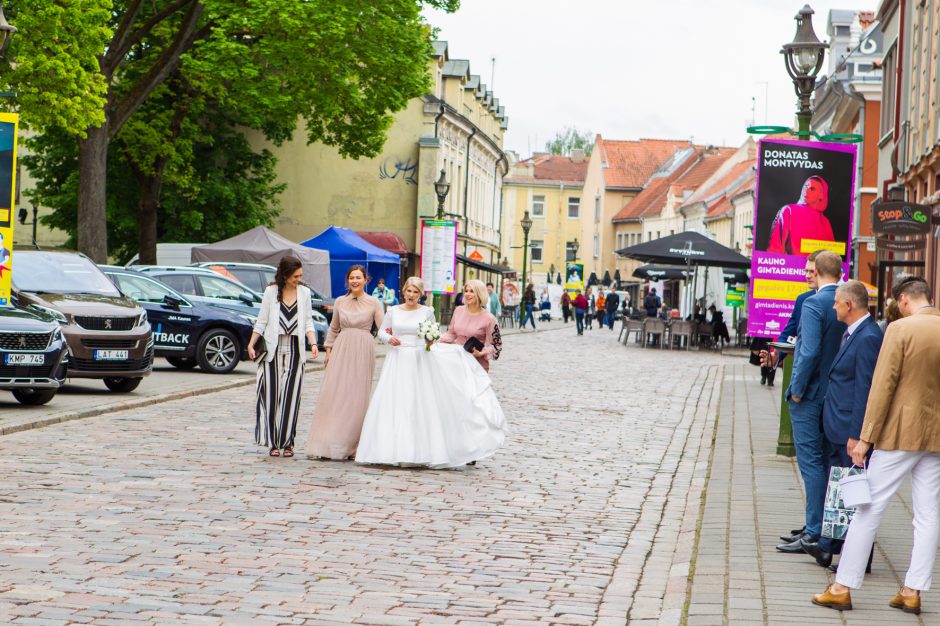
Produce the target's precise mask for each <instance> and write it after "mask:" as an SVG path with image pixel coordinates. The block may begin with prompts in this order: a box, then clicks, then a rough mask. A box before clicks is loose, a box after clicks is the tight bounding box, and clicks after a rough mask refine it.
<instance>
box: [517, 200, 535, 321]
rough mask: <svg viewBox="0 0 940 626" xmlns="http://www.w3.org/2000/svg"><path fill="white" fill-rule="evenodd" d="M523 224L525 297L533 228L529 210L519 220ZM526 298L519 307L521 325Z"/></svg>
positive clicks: (523, 289)
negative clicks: (530, 232)
mask: <svg viewBox="0 0 940 626" xmlns="http://www.w3.org/2000/svg"><path fill="white" fill-rule="evenodd" d="M519 223H520V224H521V225H522V295H523V298H525V290H526V260H527V259H528V256H529V230H530V229H531V228H532V218H531V217H529V212H528V211H526V212H525V214H524V215H523V216H522V221H521V222H519ZM525 311H526V309H525V300H524V299H523V301H522V306H520V307H519V324H520V327H521V325H522V322H523V321H524V320H525Z"/></svg>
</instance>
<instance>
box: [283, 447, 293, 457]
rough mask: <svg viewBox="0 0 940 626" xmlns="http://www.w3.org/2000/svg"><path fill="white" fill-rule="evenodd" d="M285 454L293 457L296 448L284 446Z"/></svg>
mask: <svg viewBox="0 0 940 626" xmlns="http://www.w3.org/2000/svg"><path fill="white" fill-rule="evenodd" d="M284 456H285V457H292V456H294V449H293V448H284Z"/></svg>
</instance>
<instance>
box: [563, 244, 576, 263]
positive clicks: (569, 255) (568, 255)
mask: <svg viewBox="0 0 940 626" xmlns="http://www.w3.org/2000/svg"><path fill="white" fill-rule="evenodd" d="M577 260H578V253H577V251H576V250H575V248H574V242H573V241H568V242H566V243H565V261H577Z"/></svg>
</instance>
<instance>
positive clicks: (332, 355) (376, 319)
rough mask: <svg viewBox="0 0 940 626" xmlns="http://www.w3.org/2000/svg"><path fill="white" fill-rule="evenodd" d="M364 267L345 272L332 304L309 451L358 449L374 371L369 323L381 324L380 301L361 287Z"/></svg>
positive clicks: (351, 452) (338, 453)
mask: <svg viewBox="0 0 940 626" xmlns="http://www.w3.org/2000/svg"><path fill="white" fill-rule="evenodd" d="M368 281H369V279H368V276H367V274H366V268H364V267H363V266H361V265H353V266H352V267H350V268H349V270H347V272H346V288H347V289H348V291H347V292H346V294H345V295H342V296H340V297H339V298H337V299H336V302H335V303H334V304H333V319H332V320H331V321H330V330H329V332H328V333H327V335H326V341H325V342H324V345H325V346H326V374H325V375H324V377H323V384H322V385H321V386H320V399H319V401H318V402H317V409H316V413H314V415H313V425H312V426H311V427H310V436H309V437H308V438H307V445H306V453H307V456H308V457H313V458H324V459H334V460H343V459H348V458H350V457H352V456H355V454H356V446H357V445H358V443H359V435H360V433H361V432H362V420H363V418H364V417H365V415H366V410H367V409H368V408H369V395H370V394H371V392H372V375H373V374H374V373H375V342H374V340H373V337H372V325H373V324H375V325H376V326H377V327H381V324H382V317H383V311H382V304H381V303H380V302H379V301H378V300H377V299H375V298H373V297H372V296H370V295H368V294H366V293H365V291H364V289H365V286H366V283H368Z"/></svg>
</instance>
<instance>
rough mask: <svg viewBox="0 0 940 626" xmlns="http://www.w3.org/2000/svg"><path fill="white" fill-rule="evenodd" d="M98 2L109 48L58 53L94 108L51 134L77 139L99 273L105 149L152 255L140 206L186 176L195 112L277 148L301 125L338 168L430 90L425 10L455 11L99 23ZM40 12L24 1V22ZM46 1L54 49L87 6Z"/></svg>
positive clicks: (82, 203) (246, 1)
mask: <svg viewBox="0 0 940 626" xmlns="http://www.w3.org/2000/svg"><path fill="white" fill-rule="evenodd" d="M97 1H98V2H99V3H100V8H99V10H98V11H97V12H96V13H95V16H96V17H97V18H98V19H100V21H99V22H97V23H96V24H95V26H94V32H96V33H97V35H98V39H97V40H95V41H100V39H101V38H102V37H101V35H102V34H108V35H110V37H109V38H108V39H107V41H104V45H101V46H99V47H97V49H94V50H92V48H94V46H90V45H89V46H84V47H82V48H80V49H79V48H74V49H68V50H63V51H62V52H61V54H63V55H65V56H68V54H69V52H74V53H76V54H80V55H81V57H80V58H79V59H78V61H77V62H76V64H75V65H76V67H78V68H80V69H81V70H82V71H81V72H79V71H78V70H77V69H74V68H73V71H74V72H78V73H79V74H81V79H82V80H83V81H85V82H86V83H87V89H86V92H87V93H90V94H92V95H93V96H97V100H95V99H94V98H92V100H91V102H90V104H89V105H87V106H88V107H89V108H92V105H100V106H99V108H98V110H97V111H96V113H95V115H91V114H89V115H88V116H87V118H86V119H87V124H88V125H87V126H86V127H85V128H83V129H81V128H80V120H81V119H82V118H81V117H80V116H78V115H75V116H73V117H74V119H73V120H71V122H70V123H69V124H64V123H54V122H53V123H51V124H49V126H50V127H52V126H56V127H58V128H60V129H61V130H62V131H63V132H64V133H66V134H67V135H70V136H73V137H76V139H77V157H76V165H77V169H78V172H77V198H76V209H77V210H76V242H77V245H78V248H79V249H80V250H81V251H83V252H85V253H86V254H88V255H89V256H90V257H92V258H93V259H95V260H96V261H99V262H103V261H105V260H106V258H107V255H108V245H107V242H108V226H107V224H108V222H107V214H108V208H109V207H108V201H109V195H111V196H112V197H113V195H112V194H109V193H108V179H109V175H110V174H111V173H112V172H114V171H115V168H111V167H110V166H109V163H108V159H109V154H110V152H111V148H112V147H113V146H114V145H115V144H120V147H121V151H122V161H123V164H124V165H126V166H127V167H128V168H130V169H131V170H132V171H133V172H134V177H135V179H136V180H137V181H138V185H139V187H140V189H141V190H142V191H143V194H138V202H137V205H138V208H139V209H143V210H145V212H147V211H149V213H148V214H147V215H141V218H142V219H141V229H140V232H139V236H138V239H139V240H141V241H143V242H145V243H147V244H148V247H149V242H147V241H145V232H144V231H145V230H146V232H147V233H150V234H151V235H152V234H153V233H154V232H155V230H154V227H153V226H152V225H151V224H150V223H147V220H152V219H154V218H155V215H156V212H155V211H150V208H152V205H148V204H146V203H144V202H142V201H141V200H140V198H141V197H143V196H147V195H149V196H150V198H153V197H157V198H159V197H160V195H161V194H162V193H163V191H165V190H164V189H163V184H164V183H165V182H166V181H167V180H168V179H167V175H168V173H169V174H170V175H171V176H173V177H175V176H178V175H179V176H182V177H184V178H185V173H186V172H187V171H188V169H189V168H190V167H191V166H192V164H190V165H189V166H188V165H186V163H185V156H186V155H191V154H194V153H195V152H194V149H193V147H192V146H195V145H196V144H195V143H193V144H191V145H189V144H187V142H186V141H185V138H186V137H188V135H187V134H186V133H187V132H190V131H193V132H195V131H196V130H197V129H199V128H203V129H205V128H206V126H204V125H203V126H201V125H199V124H195V125H194V124H192V119H191V118H193V117H194V116H198V113H197V111H201V113H202V114H203V115H208V114H211V113H210V112H214V113H219V112H222V113H224V115H225V117H226V119H228V120H230V121H231V122H232V123H233V124H237V125H240V126H243V127H247V128H256V129H260V130H262V131H264V132H265V134H266V135H268V136H269V137H270V138H271V139H273V140H274V141H283V140H284V139H286V138H288V137H290V136H291V134H292V133H293V132H294V130H295V128H296V124H297V122H298V120H302V121H303V123H304V127H305V131H306V135H307V140H308V141H310V142H314V141H320V142H323V143H325V144H327V145H334V146H337V147H338V148H339V151H340V153H341V154H343V155H344V156H348V157H358V156H374V155H375V154H377V153H378V152H379V151H380V150H381V147H382V145H383V143H384V141H385V134H386V131H387V130H388V128H389V126H390V124H391V122H392V115H393V114H394V113H395V112H397V111H399V110H401V109H403V108H404V107H405V106H406V105H407V103H408V101H409V100H410V99H412V98H414V97H418V96H420V95H422V94H424V93H426V91H427V89H428V87H429V85H430V76H429V74H428V69H427V63H426V59H427V58H428V56H429V54H430V52H431V48H430V42H431V36H432V31H431V29H430V27H429V26H428V25H427V23H426V22H425V20H424V18H423V17H422V15H421V9H422V7H423V6H424V5H432V6H436V7H439V8H443V9H446V10H455V9H456V8H457V6H458V0H384V1H383V2H381V3H376V2H373V1H372V0H146V1H145V0H114V6H113V9H112V10H111V11H110V12H103V10H102V9H103V8H104V7H105V6H106V5H107V4H109V3H107V2H105V1H104V0H97ZM39 2H40V0H32V2H28V1H24V2H23V3H22V4H23V8H22V11H23V12H25V11H26V10H27V9H26V5H27V4H29V5H30V7H32V6H33V4H34V3H35V4H39ZM56 4H65V5H68V6H69V7H70V10H69V11H61V12H59V13H58V14H56V17H57V19H58V21H50V22H49V23H47V24H43V23H41V22H38V21H37V22H35V26H36V30H35V32H31V33H30V36H32V37H36V38H37V39H38V40H43V39H48V40H55V39H56V37H57V35H58V31H57V30H56V28H57V26H58V23H59V22H61V21H68V20H70V19H74V16H76V15H78V14H79V12H78V9H79V8H81V12H82V13H84V12H85V9H84V4H86V2H83V3H82V6H81V7H79V6H78V4H75V5H74V6H72V3H71V2H61V3H56ZM92 4H94V1H92ZM96 7H98V5H96ZM82 23H83V24H85V25H86V26H88V24H87V20H86V21H84V22H82ZM66 30H67V31H68V32H78V33H79V34H80V35H82V36H86V35H87V33H86V32H85V31H82V30H80V29H77V28H71V29H66ZM70 67H71V66H70ZM35 71H38V70H36V69H35V68H34V72H33V73H35ZM25 78H26V75H25V74H24V76H23V80H24V82H25ZM11 84H12V85H13V87H14V89H18V87H17V85H16V84H15V83H13V82H12V81H11ZM181 93H182V94H184V95H183V98H182V99H181V100H178V99H176V98H177V96H179V95H180V94H181ZM160 102H163V103H167V102H170V104H171V106H170V108H166V107H161V106H160V105H159V103H160ZM132 128H133V129H134V132H130V129H132ZM141 133H143V135H144V136H141ZM194 139H195V138H194ZM211 143H212V142H211V141H205V142H204V145H211ZM36 145H37V146H41V145H42V142H38V143H37V144H36ZM57 167H58V166H57ZM118 170H120V168H118ZM68 178H70V179H71V178H73V177H72V176H71V175H70V176H69V177H68ZM175 184H177V183H176V182H174V185H175ZM148 186H149V189H148ZM43 190H46V192H53V193H57V192H54V191H53V190H50V189H49V185H40V186H39V187H38V188H37V196H38V197H39V199H40V200H41V201H43V203H48V202H47V198H46V197H44V196H43V193H44V191H43ZM148 207H150V208H148ZM146 236H150V235H146ZM148 255H149V253H148Z"/></svg>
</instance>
